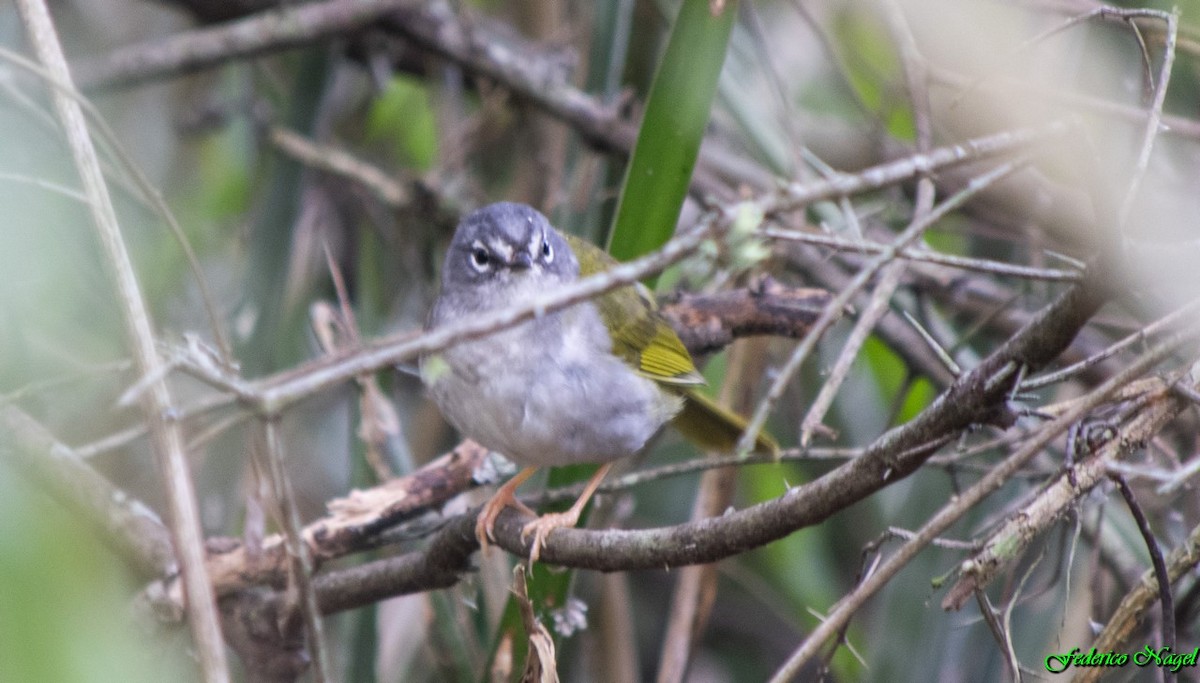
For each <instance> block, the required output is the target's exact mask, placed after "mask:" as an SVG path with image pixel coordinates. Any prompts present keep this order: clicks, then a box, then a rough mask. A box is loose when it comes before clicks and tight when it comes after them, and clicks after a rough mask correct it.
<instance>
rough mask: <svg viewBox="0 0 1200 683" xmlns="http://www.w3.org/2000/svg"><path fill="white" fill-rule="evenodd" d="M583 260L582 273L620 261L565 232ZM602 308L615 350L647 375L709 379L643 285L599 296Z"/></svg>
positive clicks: (681, 382) (684, 382)
mask: <svg viewBox="0 0 1200 683" xmlns="http://www.w3.org/2000/svg"><path fill="white" fill-rule="evenodd" d="M564 237H565V238H566V240H567V243H568V244H570V245H571V251H573V252H575V257H576V258H577V259H578V260H579V274H580V275H581V276H584V277H586V276H588V275H594V274H596V273H600V272H603V271H606V270H608V269H609V268H612V267H613V266H615V265H617V261H616V260H614V259H613V258H612V257H611V256H609V255H608V253H607V252H605V251H604V250H603V249H600V248H599V247H597V246H595V245H593V244H591V243H590V242H587V241H585V240H582V239H580V238H578V237H575V236H574V235H564ZM595 304H596V308H597V309H598V310H599V312H600V318H601V320H603V321H604V326H605V327H607V328H608V331H609V336H610V337H612V344H613V353H614V354H616V355H617V356H619V357H620V358H622V359H623V360H624V361H625V362H626V363H628V364H629V366H630V367H632V368H635V369H636V370H637V371H638V372H640V373H642V374H643V375H645V376H646V377H649V378H650V379H653V380H655V381H656V382H661V383H663V384H669V385H674V386H695V385H699V384H704V378H703V377H702V376H701V375H700V373H699V372H697V371H696V366H695V364H694V363H693V362H692V357H691V355H690V354H689V353H688V351H687V349H686V348H684V346H683V342H682V341H680V340H679V336H678V335H676V334H675V331H674V330H673V329H671V326H670V325H669V324H667V321H666V320H664V319H663V317H662V316H661V315H660V314H659V313H658V305H657V304H656V303H655V301H654V298H653V297H652V296H651V295H650V292H649V291H648V290H647V289H646V288H645V287H643V286H641V285H630V286H628V287H621V288H619V289H615V290H613V291H611V292H609V293H608V294H605V295H603V296H600V297H597V298H596V300H595Z"/></svg>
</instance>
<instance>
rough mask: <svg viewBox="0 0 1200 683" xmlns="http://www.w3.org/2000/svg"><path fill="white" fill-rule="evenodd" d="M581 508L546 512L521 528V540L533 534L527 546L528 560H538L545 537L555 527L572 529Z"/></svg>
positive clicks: (577, 520) (577, 519)
mask: <svg viewBox="0 0 1200 683" xmlns="http://www.w3.org/2000/svg"><path fill="white" fill-rule="evenodd" d="M580 511H581V508H579V509H577V508H574V507H572V508H571V509H570V510H567V511H566V512H547V513H546V514H544V515H542V516H541V517H538V518H537V519H535V520H533V521H532V522H529V523H528V524H526V525H525V527H524V528H522V529H521V540H522V541H526V540H528V539H529V537H530V536H533V543H532V544H531V545H530V546H529V562H530V564H533V563H534V562H537V561H538V558H539V557H541V555H542V546H543V545H545V544H546V537H547V536H549V535H550V532H551V531H554V530H555V529H573V528H574V527H575V525H576V524H578V523H579V513H580Z"/></svg>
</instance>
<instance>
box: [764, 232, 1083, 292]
mask: <svg viewBox="0 0 1200 683" xmlns="http://www.w3.org/2000/svg"><path fill="white" fill-rule="evenodd" d="M758 232H759V234H761V235H763V236H764V237H770V238H771V239H776V240H785V241H789V242H803V243H805V244H816V245H820V246H825V247H832V248H834V249H839V250H842V251H856V252H863V253H868V254H878V253H880V252H882V251H884V250H885V249H887V248H888V247H887V245H886V244H880V243H878V242H872V241H870V240H866V239H863V240H851V239H845V238H842V237H836V236H834V235H824V234H821V233H815V232H800V231H797V230H781V229H779V228H771V227H764V228H762V229H761V230H759V231H758ZM897 256H898V258H902V259H907V260H909V261H924V262H926V263H936V264H938V265H942V266H949V267H951V268H961V269H962V270H973V271H977V272H980V273H988V274H990V275H1001V276H1008V277H1017V278H1022V279H1025V280H1045V281H1047V282H1078V281H1079V280H1080V278H1081V277H1082V276H1081V275H1080V274H1079V273H1078V272H1077V271H1073V270H1060V269H1056V268H1036V267H1033V266H1023V265H1020V264H1015V263H1002V262H1000V261H992V260H989V259H981V258H974V257H970V256H957V255H955V254H943V253H940V252H936V251H930V250H928V249H924V248H914V247H910V248H908V249H902V250H900V253H899V254H897Z"/></svg>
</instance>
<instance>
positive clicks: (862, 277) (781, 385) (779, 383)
mask: <svg viewBox="0 0 1200 683" xmlns="http://www.w3.org/2000/svg"><path fill="white" fill-rule="evenodd" d="M1019 167H1020V165H1019V164H1016V163H1011V162H1010V163H1005V164H1001V165H1000V166H998V167H996V168H995V169H992V170H991V171H989V172H988V173H985V174H983V175H981V176H979V177H978V178H975V179H974V180H972V181H971V183H970V184H968V186H967V187H966V188H964V189H963V190H962V191H960V192H958V193H956V194H955V195H953V196H951V197H950V198H948V199H947V200H946V201H945V202H942V204H941V205H939V206H938V207H937V209H935V210H933V211H931V212H930V213H928V214H926V216H925V217H924V218H923V219H921V220H917V221H914V222H913V223H912V224H911V225H910V226H909V227H908V228H906V229H905V230H904V232H902V233H901V234H900V235H898V236H897V237H896V240H895V241H894V242H893V243H892V244H891V245H890V248H889V249H888V250H886V251H884V252H883V253H880V254H878V255H876V256H875V257H874V258H873V259H872V260H871V261H870V262H869V263H867V264H866V265H864V266H863V267H862V269H860V270H859V272H858V273H857V274H856V275H855V276H854V279H853V280H851V281H850V284H849V285H847V286H846V288H845V289H843V290H842V291H841V292H839V293H838V295H837V296H836V297H834V299H833V301H831V302H830V303H829V305H827V306H826V307H825V310H824V311H822V313H821V317H819V318H818V319H817V321H816V322H815V323H813V326H812V329H811V330H809V332H808V334H807V335H805V337H804V340H803V341H801V342H800V344H799V345H798V346H797V347H796V349H795V351H793V352H792V355H791V357H789V358H788V360H787V362H786V363H784V365H783V367H782V368H780V370H779V372H778V373H777V374H776V377H775V381H774V382H773V383H772V384H771V388H770V390H769V391H768V392H767V395H766V396H764V397H763V400H762V401H760V402H759V405H758V408H757V409H756V410H755V411H754V415H753V416H752V417H751V418H750V420H749V423H748V424H747V426H746V430H745V432H743V433H742V437H741V439H740V440H739V442H738V446H737V452H738V453H749V452H750V451H751V449H752V448H753V445H754V440H755V439H756V438H757V436H758V433H759V431H761V430H762V427H763V425H764V424H766V421H767V417H768V415H770V413H771V410H772V409H773V408H774V406H775V404H776V403H778V401H779V399H780V398H781V397H782V396H783V393H784V391H785V390H786V389H787V385H788V383H789V382H791V378H792V376H793V375H795V374H796V371H797V370H798V369H799V368H800V365H801V364H802V363H803V362H804V360H805V359H806V358H807V357H808V354H809V353H810V352H811V351H812V349H813V347H815V346H816V343H817V340H818V339H819V338H820V336H821V335H822V334H824V333H825V330H827V329H828V328H829V326H830V325H832V324H833V322H834V321H835V320H836V319H837V317H838V316H840V315H841V312H842V310H844V309H845V307H846V305H847V304H848V303H849V302H850V299H851V298H852V297H853V296H854V295H855V294H857V293H858V291H859V290H860V289H862V287H863V286H865V285H866V284H867V282H868V281H869V280H870V279H871V278H872V277H874V275H875V274H876V273H877V272H879V270H880V269H881V268H883V267H884V265H886V264H887V263H890V262H891V261H892V260H894V259H895V255H896V253H897V252H898V251H899V250H900V249H903V248H904V247H907V246H908V245H909V244H911V243H912V242H913V241H914V240H916V239H917V238H918V237H920V236H921V233H923V232H924V231H925V229H926V228H928V227H929V226H930V225H932V224H933V223H935V222H937V221H938V220H941V218H942V217H943V216H945V215H946V214H948V213H950V212H951V211H953V210H954V209H956V208H958V207H959V206H961V205H962V203H963V202H965V201H967V199H969V198H970V197H972V196H974V195H975V194H976V193H978V192H979V191H981V190H983V189H984V188H986V187H988V186H989V185H991V184H992V183H994V182H996V181H998V180H1000V179H1002V178H1004V177H1005V176H1007V175H1009V174H1010V173H1012V172H1013V171H1015V170H1016V169H1017V168H1019Z"/></svg>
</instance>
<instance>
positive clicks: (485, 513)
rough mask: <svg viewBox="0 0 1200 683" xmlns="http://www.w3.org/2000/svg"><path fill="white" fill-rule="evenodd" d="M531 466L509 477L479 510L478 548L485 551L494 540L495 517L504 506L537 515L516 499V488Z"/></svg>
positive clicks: (477, 525)
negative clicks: (525, 470)
mask: <svg viewBox="0 0 1200 683" xmlns="http://www.w3.org/2000/svg"><path fill="white" fill-rule="evenodd" d="M532 473H533V472H532V468H531V471H530V472H529V474H526V473H525V472H519V473H518V474H517V476H515V477H513V478H512V479H510V480H509V481H508V482H506V483H505V484H504V485H503V486H501V487H500V489H499V490H497V491H496V495H494V496H492V497H491V499H490V500H489V501H488V502H487V503H485V504H484V506H483V509H482V510H480V511H479V516H478V517H476V518H475V538H476V539H478V540H479V548H480V549H481V550H482V551H483V552H484V553H487V551H488V548H489V547H490V546H491V543H493V542H495V540H496V535H495V526H496V518H497V517H499V516H500V513H501V512H503V511H504V508H506V507H513V508H516V509H517V510H520V511H521V512H525V513H527V514H529V516H530V517H537V513H536V512H534V511H533V510H531V509H530V508H529V506H528V505H526V504H525V503H522V502H521V501H519V500H517V496H516V490H517V487H518V486H520V485H521V483H522V482H524V481H525V480H526V479H528V478H529V475H530V474H532Z"/></svg>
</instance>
